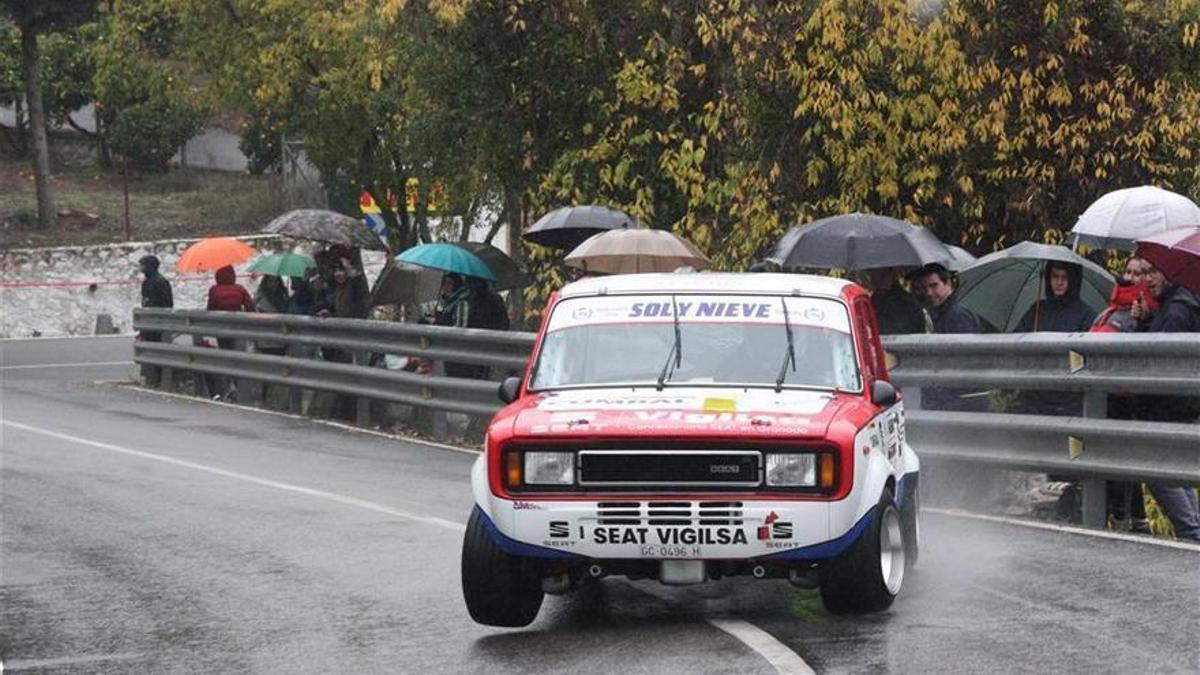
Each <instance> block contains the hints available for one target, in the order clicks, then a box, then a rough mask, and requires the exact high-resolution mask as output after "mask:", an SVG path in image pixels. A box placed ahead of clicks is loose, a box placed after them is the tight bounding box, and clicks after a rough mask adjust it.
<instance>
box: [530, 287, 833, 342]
mask: <svg viewBox="0 0 1200 675" xmlns="http://www.w3.org/2000/svg"><path fill="white" fill-rule="evenodd" d="M785 302H786V303H787V308H788V317H789V318H790V320H791V323H792V324H793V325H797V326H799V325H808V326H815V327H818V328H828V329H832V330H837V331H841V332H843V333H849V332H850V319H849V316H847V314H846V308H845V307H844V306H842V305H841V304H840V303H839V302H837V301H835V300H830V299H827V298H805V297H793V296H789V297H783V296H770V295H698V294H689V293H679V294H676V295H675V296H674V302H672V297H671V296H670V295H661V294H654V295H621V296H597V297H585V298H569V299H567V300H564V301H562V302H561V303H560V304H559V306H558V308H556V309H555V311H554V314H553V315H552V316H551V317H550V324H549V326H548V327H547V331H548V332H553V331H557V330H562V329H564V328H574V327H578V326H585V325H594V324H612V323H618V324H621V323H623V324H637V323H647V322H671V321H674V320H675V318H676V316H678V318H679V321H680V322H681V323H689V322H716V323H783V320H784V317H783V303H785Z"/></svg>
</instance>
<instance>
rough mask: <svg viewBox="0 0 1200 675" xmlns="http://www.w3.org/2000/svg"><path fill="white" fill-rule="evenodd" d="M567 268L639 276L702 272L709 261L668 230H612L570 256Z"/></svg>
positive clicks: (567, 258) (587, 242)
mask: <svg viewBox="0 0 1200 675" xmlns="http://www.w3.org/2000/svg"><path fill="white" fill-rule="evenodd" d="M563 260H564V262H566V263H567V264H568V265H570V266H572V267H578V268H580V269H582V270H584V271H586V272H606V273H608V274H636V273H639V272H673V271H675V270H676V269H678V268H680V267H694V268H696V269H702V268H705V267H707V266H708V258H706V257H704V254H703V253H701V252H700V249H698V248H696V247H695V246H694V245H693V244H692V243H691V242H689V241H687V240H686V239H682V238H680V237H678V236H676V235H674V234H672V233H671V232H667V231H666V230H611V231H609V232H601V233H600V234H597V235H593V236H592V237H591V238H589V239H588V240H587V241H585V242H583V243H582V244H580V245H579V246H578V247H576V248H575V250H574V251H571V252H570V253H569V254H567V257H566V258H564V259H563Z"/></svg>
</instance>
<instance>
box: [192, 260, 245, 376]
mask: <svg viewBox="0 0 1200 675" xmlns="http://www.w3.org/2000/svg"><path fill="white" fill-rule="evenodd" d="M216 279H217V283H216V284H214V285H213V286H211V287H209V289H208V311H210V312H253V311H254V298H252V297H250V293H249V292H248V291H247V290H246V289H245V288H244V287H243V286H242V285H241V284H239V283H238V282H237V273H236V272H234V271H233V266H232V265H226V266H224V267H222V268H221V269H219V270H217V273H216ZM217 347H218V348H220V349H237V348H238V345H237V341H236V340H234V339H233V338H217ZM204 379H205V382H206V383H207V385H208V391H209V393H210V394H212V396H213V398H214V399H216V398H225V399H226V400H236V399H237V387H236V386H234V383H233V381H232V380H227V378H225V377H224V376H220V375H205V376H204ZM222 392H224V393H222Z"/></svg>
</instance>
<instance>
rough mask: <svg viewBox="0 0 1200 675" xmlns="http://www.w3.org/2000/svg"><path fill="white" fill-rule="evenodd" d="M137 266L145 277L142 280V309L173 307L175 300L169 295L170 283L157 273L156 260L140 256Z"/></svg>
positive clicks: (155, 258) (157, 263) (148, 256)
mask: <svg viewBox="0 0 1200 675" xmlns="http://www.w3.org/2000/svg"><path fill="white" fill-rule="evenodd" d="M138 265H139V266H141V268H142V274H143V275H145V277H146V278H145V279H143V280H142V307H167V308H170V307H174V306H175V298H174V297H173V296H172V295H171V282H169V281H167V279H166V277H164V276H163V275H161V274H159V273H158V267H159V262H158V258H157V257H155V256H152V255H145V256H142V258H141V260H138Z"/></svg>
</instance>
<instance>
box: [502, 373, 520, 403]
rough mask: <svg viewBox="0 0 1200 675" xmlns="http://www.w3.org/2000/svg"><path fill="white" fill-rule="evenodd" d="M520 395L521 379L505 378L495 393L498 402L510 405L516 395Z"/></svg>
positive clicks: (515, 398)
mask: <svg viewBox="0 0 1200 675" xmlns="http://www.w3.org/2000/svg"><path fill="white" fill-rule="evenodd" d="M519 393H521V378H519V377H507V378H505V379H504V381H503V382H501V383H500V389H499V390H498V391H497V392H496V394H497V395H498V396H500V400H501V401H504V402H505V403H512V402H513V401H515V400H517V394H519Z"/></svg>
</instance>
